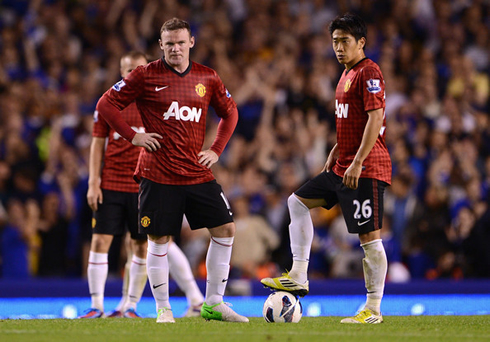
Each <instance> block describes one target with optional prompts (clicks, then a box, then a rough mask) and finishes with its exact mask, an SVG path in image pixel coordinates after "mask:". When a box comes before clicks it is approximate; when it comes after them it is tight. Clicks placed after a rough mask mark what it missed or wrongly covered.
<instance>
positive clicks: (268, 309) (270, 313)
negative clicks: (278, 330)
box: [262, 291, 303, 323]
mask: <svg viewBox="0 0 490 342" xmlns="http://www.w3.org/2000/svg"><path fill="white" fill-rule="evenodd" d="M262 315H263V316H264V319H265V321H266V322H268V323H298V322H299V321H300V319H301V317H302V316H303V307H302V306H301V303H300V301H299V299H298V298H297V297H296V296H294V295H293V294H291V293H289V292H285V291H276V292H273V293H272V294H271V295H270V296H269V297H267V299H266V301H265V303H264V308H263V309H262Z"/></svg>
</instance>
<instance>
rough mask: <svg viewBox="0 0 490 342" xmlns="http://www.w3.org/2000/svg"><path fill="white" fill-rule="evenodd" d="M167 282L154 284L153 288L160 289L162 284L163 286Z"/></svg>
mask: <svg viewBox="0 0 490 342" xmlns="http://www.w3.org/2000/svg"><path fill="white" fill-rule="evenodd" d="M165 284H166V283H161V284H158V285H153V288H154V289H158V288H159V287H160V286H163V285H165Z"/></svg>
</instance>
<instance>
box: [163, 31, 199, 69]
mask: <svg viewBox="0 0 490 342" xmlns="http://www.w3.org/2000/svg"><path fill="white" fill-rule="evenodd" d="M159 43H160V48H161V49H162V50H163V54H164V57H165V61H166V62H167V63H168V65H170V66H171V67H173V68H174V69H176V70H177V71H179V72H184V71H185V69H187V67H188V66H189V54H190V50H191V48H192V47H193V46H194V37H191V36H190V34H189V31H187V30H186V29H181V30H174V31H163V32H162V34H161V37H160V41H159Z"/></svg>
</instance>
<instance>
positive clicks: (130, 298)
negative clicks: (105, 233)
mask: <svg viewBox="0 0 490 342" xmlns="http://www.w3.org/2000/svg"><path fill="white" fill-rule="evenodd" d="M147 246H148V243H147V241H146V240H142V239H133V238H132V239H131V250H132V253H131V254H132V256H131V266H130V269H129V284H128V295H127V298H126V304H125V306H124V311H123V312H124V317H126V318H136V317H139V315H138V314H137V313H136V306H137V305H138V303H139V301H140V299H141V296H142V294H143V290H144V289H145V285H146V280H147V279H148V277H147V270H146V257H147V252H148V248H147Z"/></svg>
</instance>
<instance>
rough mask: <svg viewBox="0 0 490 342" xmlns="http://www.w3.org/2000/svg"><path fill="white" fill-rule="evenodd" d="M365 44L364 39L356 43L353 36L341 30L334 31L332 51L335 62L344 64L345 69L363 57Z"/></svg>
mask: <svg viewBox="0 0 490 342" xmlns="http://www.w3.org/2000/svg"><path fill="white" fill-rule="evenodd" d="M365 43H366V39H365V38H364V37H363V38H361V39H359V40H358V41H356V38H354V36H353V35H351V34H349V33H347V32H345V31H343V30H335V31H333V33H332V44H333V50H334V52H335V55H336V56H337V60H338V61H339V63H341V64H344V65H345V67H346V68H347V69H349V68H351V67H353V66H354V65H355V64H356V63H357V62H359V61H360V60H361V59H363V58H364V57H365V55H364V50H363V47H364V44H365Z"/></svg>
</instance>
